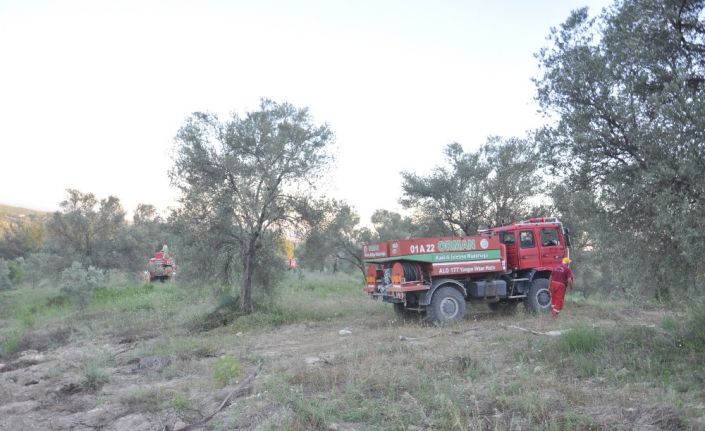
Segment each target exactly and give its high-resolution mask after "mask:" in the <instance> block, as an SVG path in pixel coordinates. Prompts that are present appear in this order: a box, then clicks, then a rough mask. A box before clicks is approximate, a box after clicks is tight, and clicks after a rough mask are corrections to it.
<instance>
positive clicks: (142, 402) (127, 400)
mask: <svg viewBox="0 0 705 431" xmlns="http://www.w3.org/2000/svg"><path fill="white" fill-rule="evenodd" d="M167 397H168V394H167V393H166V392H165V391H163V390H161V389H154V388H149V387H140V388H137V389H134V390H132V391H130V392H128V393H127V394H125V395H124V396H122V398H121V399H120V401H121V402H122V404H124V405H125V406H126V407H127V408H128V409H129V410H130V411H133V412H142V413H151V412H158V411H159V410H161V409H162V406H163V404H164V402H165V401H166V400H167Z"/></svg>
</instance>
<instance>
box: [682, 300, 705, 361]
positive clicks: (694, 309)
mask: <svg viewBox="0 0 705 431" xmlns="http://www.w3.org/2000/svg"><path fill="white" fill-rule="evenodd" d="M684 332H685V333H684V337H683V338H684V339H685V341H686V343H687V345H688V347H690V348H691V349H693V350H695V351H697V352H701V351H705V300H702V299H700V300H698V301H695V302H694V303H693V304H692V305H691V307H690V309H689V310H688V315H687V317H686V320H685V325H684Z"/></svg>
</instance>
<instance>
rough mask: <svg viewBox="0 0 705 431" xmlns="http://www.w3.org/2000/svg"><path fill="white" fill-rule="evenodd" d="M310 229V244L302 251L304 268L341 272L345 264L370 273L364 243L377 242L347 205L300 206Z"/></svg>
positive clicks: (315, 203)
mask: <svg viewBox="0 0 705 431" xmlns="http://www.w3.org/2000/svg"><path fill="white" fill-rule="evenodd" d="M298 212H299V213H301V214H302V215H303V218H304V219H305V220H306V223H307V225H308V227H309V229H308V232H307V235H306V241H305V242H304V243H303V245H302V246H301V247H300V248H299V251H298V253H299V261H300V264H301V266H302V267H305V268H308V269H312V270H320V271H322V270H324V269H328V270H332V271H333V272H337V271H338V270H340V269H342V268H344V266H345V265H347V266H349V267H352V268H355V269H356V270H359V271H361V272H362V274H363V276H364V275H365V274H366V267H367V266H366V265H365V263H364V262H363V261H362V244H363V243H365V242H369V241H371V240H372V239H373V236H372V233H371V232H370V231H369V229H367V228H364V227H360V226H359V223H360V217H359V216H358V215H357V213H355V210H354V209H353V208H352V207H351V206H350V205H348V204H347V203H345V202H341V201H336V200H312V201H310V202H306V203H305V205H303V204H302V205H300V207H299V209H298Z"/></svg>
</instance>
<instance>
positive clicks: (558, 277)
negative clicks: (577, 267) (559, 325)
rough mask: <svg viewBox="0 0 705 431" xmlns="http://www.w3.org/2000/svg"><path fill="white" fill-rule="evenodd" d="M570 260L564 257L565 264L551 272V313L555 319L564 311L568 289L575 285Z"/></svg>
mask: <svg viewBox="0 0 705 431" xmlns="http://www.w3.org/2000/svg"><path fill="white" fill-rule="evenodd" d="M570 262H571V260H570V258H569V257H564V258H563V263H561V264H560V265H558V266H557V267H555V268H554V269H553V272H551V287H550V289H551V313H552V314H553V318H554V319H556V318H558V313H560V312H561V310H562V309H563V301H564V299H565V291H566V288H568V287H571V286H572V285H573V271H571V269H570Z"/></svg>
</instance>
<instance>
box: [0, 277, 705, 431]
mask: <svg viewBox="0 0 705 431" xmlns="http://www.w3.org/2000/svg"><path fill="white" fill-rule="evenodd" d="M211 291H212V289H211V288H210V287H209V286H183V285H179V284H156V285H137V284H129V283H127V282H125V283H123V284H120V285H111V286H108V287H104V288H100V289H98V290H97V291H96V292H95V293H96V294H95V297H94V299H93V301H92V303H91V304H90V305H89V307H88V310H87V312H88V317H87V318H86V319H85V320H81V321H75V316H76V313H75V310H74V308H73V307H72V306H71V304H70V303H68V302H66V301H65V300H63V299H61V298H62V297H61V295H57V291H56V290H53V289H33V290H32V289H17V290H15V291H12V292H8V293H6V294H4V295H5V296H3V298H4V299H5V300H7V302H6V303H5V304H4V305H3V307H1V308H2V309H1V310H0V355H3V356H4V357H11V356H12V355H14V354H16V353H17V352H18V351H20V350H22V349H24V348H25V347H26V346H27V345H30V344H31V343H34V344H33V345H35V346H38V345H40V344H41V343H39V341H38V340H39V339H40V338H41V337H40V335H41V334H48V335H47V337H49V339H55V341H52V343H53V344H51V343H50V344H47V346H50V347H48V348H49V349H51V348H53V347H51V346H54V345H60V344H61V343H68V342H70V343H72V344H71V347H72V348H73V347H74V344H73V343H74V342H75V347H76V348H80V347H81V346H82V345H84V344H90V345H93V346H104V345H106V344H109V345H111V346H112V348H113V350H112V351H111V354H110V355H107V356H106V355H104V356H100V355H93V359H91V360H87V361H84V362H83V363H82V365H80V366H79V367H76V368H74V369H70V370H69V371H70V375H72V376H74V378H75V380H74V382H76V381H77V382H80V385H81V387H82V388H83V389H84V390H85V391H86V392H91V391H95V392H96V393H97V394H99V395H100V398H101V402H103V401H108V400H109V401H113V400H112V399H110V397H116V398H117V401H119V402H120V403H121V404H123V405H124V406H126V407H127V409H128V410H130V411H132V412H139V413H142V414H148V415H151V416H153V417H157V416H158V417H159V418H160V420H162V419H161V418H165V417H167V418H172V417H179V418H182V419H183V420H185V421H187V422H192V421H194V420H197V419H199V418H200V417H202V416H203V415H204V414H206V413H208V412H210V411H212V410H213V408H214V407H213V406H214V405H216V406H217V405H218V404H219V403H220V402H221V401H222V390H221V391H219V389H218V388H220V387H224V386H228V385H233V384H234V383H235V382H236V381H237V379H241V378H242V377H244V376H246V375H249V373H251V372H252V369H254V368H255V366H256V364H257V363H258V362H260V361H262V362H263V368H262V373H261V374H260V376H259V377H258V378H257V380H256V381H255V385H254V387H253V390H252V393H251V394H249V396H247V397H243V398H238V399H237V401H234V402H233V403H232V405H231V406H230V407H228V408H227V409H225V410H224V411H223V412H222V413H219V415H218V417H217V418H216V419H214V420H213V421H212V422H210V423H209V425H208V426H207V427H206V428H207V429H212V430H220V429H237V428H248V427H249V428H252V427H253V426H254V425H255V424H256V425H257V426H259V427H261V428H262V429H270V430H276V429H288V430H327V429H332V428H335V426H334V425H336V424H338V425H340V426H339V428H341V429H346V428H352V429H372V430H404V431H406V430H409V429H413V428H411V427H410V425H414V426H416V427H417V428H416V429H429V430H430V429H443V430H488V429H491V430H511V429H529V430H531V429H537V430H538V429H541V430H543V429H546V430H591V429H596V430H597V429H612V428H617V429H619V428H629V425H630V424H631V423H636V421H638V420H642V421H645V420H647V419H648V420H653V421H657V420H658V417H667V418H670V419H669V420H671V419H673V418H675V419H673V421H672V422H668V424H674V423H675V424H678V423H680V422H678V421H680V420H681V418H683V421H684V422H683V423H685V424H687V425H688V426H691V427H692V428H694V429H697V428H698V424H699V422H697V421H698V420H699V419H698V418H699V417H702V416H703V415H705V412H704V411H703V409H702V407H698V406H699V404H698V403H701V400H702V399H703V398H705V391H704V390H703V386H704V382H705V369H704V368H703V361H702V357H703V352H705V335H704V334H705V318H703V317H702V316H705V308H697V307H698V306H699V305H697V304H695V305H693V309H692V310H690V311H689V312H688V313H684V314H669V313H665V314H664V313H662V314H660V315H659V314H656V315H655V317H654V318H653V321H649V322H632V321H631V320H630V319H631V317H625V313H623V310H625V309H630V310H635V311H634V313H639V310H638V309H636V308H635V307H634V306H633V305H631V304H630V303H628V302H626V301H623V302H620V301H611V300H609V301H605V298H599V297H589V298H571V300H570V301H569V303H568V305H567V307H566V311H565V312H564V313H563V315H562V316H561V319H560V320H559V321H557V322H554V321H553V320H551V319H550V318H544V317H543V316H533V315H527V314H523V313H517V314H516V315H513V316H503V315H498V314H492V313H490V312H485V314H482V313H483V311H482V310H481V309H484V307H473V310H474V311H473V313H475V314H473V315H472V316H471V318H470V319H468V320H466V321H464V322H460V323H459V324H458V325H454V326H453V327H452V328H437V327H434V326H426V325H421V324H414V323H412V324H409V323H404V322H399V321H398V320H396V319H395V315H394V313H393V311H392V309H391V307H390V306H388V305H387V304H379V303H375V302H373V301H370V300H368V299H367V298H365V297H364V296H363V295H362V293H361V285H360V284H359V283H358V281H357V279H356V278H354V277H349V278H345V277H344V276H341V275H330V274H305V275H304V276H303V277H301V278H300V277H299V276H298V275H296V274H289V276H288V277H287V278H286V279H285V281H284V283H283V285H282V287H281V289H279V291H278V293H277V294H276V295H275V296H274V297H271V298H261V297H256V299H257V300H258V305H257V307H256V311H255V313H253V314H251V315H242V314H241V313H239V312H238V303H237V300H236V297H233V296H229V297H222V296H221V297H220V298H217V297H214V295H213V294H212V293H211ZM699 307H702V306H699ZM639 318H643V316H640V317H639ZM633 323H634V324H633ZM636 323H639V325H637V324H636ZM641 323H643V324H641ZM507 324H516V325H518V326H522V327H526V328H530V329H534V330H536V331H539V332H546V331H547V330H552V329H561V330H563V331H564V332H563V333H562V334H561V335H560V336H559V337H547V336H543V335H534V334H530V333H526V332H521V331H515V330H511V329H504V328H505V327H506V326H507ZM343 327H349V328H351V329H352V332H353V335H352V336H349V337H340V336H339V335H338V330H339V329H341V328H343ZM62 328H63V330H64V331H68V332H67V333H68V334H69V335H67V336H61V334H60V333H59V332H57V333H56V334H55V335H51V334H53V332H51V331H50V329H51V330H58V329H62ZM145 332H149V333H153V335H150V337H149V338H142V339H141V338H137V339H136V341H134V345H132V350H129V351H127V352H125V353H124V354H121V355H120V356H116V357H113V356H111V355H112V352H114V351H116V350H118V349H123V346H124V345H118V344H117V343H118V342H119V341H118V340H120V339H122V338H124V336H123V334H126V333H130V334H138V335H139V334H141V333H145ZM400 335H404V336H405V337H406V338H405V339H403V340H402V339H400ZM42 336H43V335H42ZM62 337H63V338H62ZM27 340H33V341H31V343H30V342H29V341H27ZM101 348H102V347H101ZM101 348H97V349H96V350H100V349H101ZM94 351H95V350H94ZM326 353H332V354H333V355H332V356H331V357H330V359H327V360H326V361H324V362H319V363H317V364H314V365H307V364H306V363H305V362H304V358H305V357H308V356H313V355H324V354H326ZM3 356H0V357H3ZM147 356H165V357H168V358H169V359H170V360H171V365H169V366H168V367H167V368H166V369H164V370H162V371H145V372H141V371H139V372H132V371H131V367H134V361H135V360H138V359H139V358H144V357H147ZM3 362H4V361H3ZM130 364H132V365H130ZM115 369H119V370H120V372H119V373H117V374H112V373H113V372H114V370H115ZM74 372H77V373H78V374H75V373H74ZM57 378H58V377H57ZM128 382H129V383H128ZM125 388H128V389H125ZM225 391H227V389H226V390H225ZM610 409H611V410H610ZM648 409H653V412H652V413H649V411H648ZM610 415H612V416H610ZM630 415H632V416H630ZM639 415H641V416H639ZM649 415H651V416H649ZM659 415H661V416H659ZM652 417H653V419H650V418H652ZM644 418H646V419H644ZM628 421H632V422H628ZM167 422H168V421H167ZM167 422H165V423H167ZM641 423H644V424H645V425H650V424H652V422H648V421H647V422H641Z"/></svg>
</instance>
